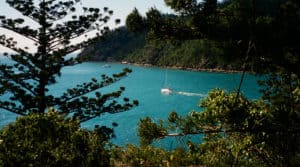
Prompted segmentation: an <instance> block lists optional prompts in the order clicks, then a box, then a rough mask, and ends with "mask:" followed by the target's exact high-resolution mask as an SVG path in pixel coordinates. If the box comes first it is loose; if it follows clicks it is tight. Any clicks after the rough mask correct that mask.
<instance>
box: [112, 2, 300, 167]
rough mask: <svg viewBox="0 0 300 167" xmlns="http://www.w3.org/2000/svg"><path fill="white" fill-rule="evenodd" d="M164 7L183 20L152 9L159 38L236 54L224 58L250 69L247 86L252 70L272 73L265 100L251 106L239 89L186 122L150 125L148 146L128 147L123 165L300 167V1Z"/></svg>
mask: <svg viewBox="0 0 300 167" xmlns="http://www.w3.org/2000/svg"><path fill="white" fill-rule="evenodd" d="M165 2H166V4H167V5H168V6H170V7H171V8H172V9H174V10H175V11H176V12H178V14H179V15H180V17H179V18H175V19H174V18H166V17H163V15H162V14H160V12H159V11H157V10H156V9H151V10H150V11H149V12H148V13H147V19H145V23H146V25H148V27H147V28H148V32H149V33H148V34H149V35H150V37H151V38H152V39H156V40H174V39H175V40H184V41H189V40H195V39H199V40H203V39H206V40H208V41H213V42H214V45H215V46H216V47H218V48H219V47H220V46H224V45H223V44H225V46H226V47H228V48H232V50H231V52H233V53H236V54H233V55H234V57H228V54H224V55H223V56H225V59H228V60H235V59H240V60H242V62H243V63H241V69H242V70H243V75H242V77H241V82H240V86H241V85H242V83H243V76H244V74H245V72H246V71H247V70H249V69H253V71H255V72H256V73H257V74H261V73H268V75H267V76H268V77H267V78H266V79H265V80H263V81H260V82H259V83H260V85H261V92H262V93H263V96H262V97H261V98H260V99H257V100H250V99H247V98H245V97H244V96H243V95H242V93H241V92H240V86H239V87H238V88H237V92H226V91H224V90H219V89H217V90H212V91H211V92H210V93H209V94H208V96H207V97H206V98H205V99H203V100H201V101H200V104H199V106H200V107H201V109H202V111H200V112H196V111H193V112H191V113H190V114H189V115H187V116H180V115H178V114H177V113H176V112H172V113H170V115H169V118H168V120H160V121H158V122H154V121H152V119H151V118H150V117H146V118H143V119H141V120H140V123H139V136H140V143H141V146H140V147H139V146H132V145H128V146H127V150H125V151H123V154H122V156H118V157H119V159H120V160H121V161H124V162H127V163H130V164H131V165H132V166H138V164H145V163H146V164H147V165H148V164H149V165H150V166H151V165H153V164H155V163H156V161H155V160H156V159H155V158H153V156H154V153H157V154H159V156H157V158H158V159H160V160H161V163H160V164H159V165H156V166H168V165H170V164H172V166H184V165H196V164H197V165H205V166H299V165H300V164H299V162H300V143H299V141H300V129H299V127H300V124H299V122H300V108H299V107H300V101H299V95H300V94H299V87H300V80H299V75H300V73H299V65H300V62H299V60H300V59H299V55H300V54H299V53H300V51H299V47H298V46H299V44H300V38H299V33H300V15H299V11H300V3H299V1H296V0H284V1H277V0H274V1H269V0H260V1H257V0H245V1H239V0H227V1H223V2H222V3H221V4H218V3H217V1H216V0H206V1H203V2H198V1H196V0H189V1H186V0H165ZM182 34H184V35H182ZM226 47H225V48H226ZM221 48H223V47H221ZM235 56H237V57H235ZM199 134H202V135H203V137H199V141H198V142H195V141H194V140H193V141H189V140H187V141H185V143H184V144H183V143H181V145H180V147H179V148H177V149H175V150H173V151H166V150H164V149H160V148H156V147H155V146H154V145H151V144H152V143H153V142H154V141H159V140H161V139H162V138H166V137H177V138H181V137H183V136H186V135H198V136H199ZM200 136H201V135H200ZM186 148H187V149H186ZM133 150H134V151H133ZM136 153H139V155H137V154H136ZM178 157H180V158H179V159H176V158H178ZM174 162H176V163H175V164H174Z"/></svg>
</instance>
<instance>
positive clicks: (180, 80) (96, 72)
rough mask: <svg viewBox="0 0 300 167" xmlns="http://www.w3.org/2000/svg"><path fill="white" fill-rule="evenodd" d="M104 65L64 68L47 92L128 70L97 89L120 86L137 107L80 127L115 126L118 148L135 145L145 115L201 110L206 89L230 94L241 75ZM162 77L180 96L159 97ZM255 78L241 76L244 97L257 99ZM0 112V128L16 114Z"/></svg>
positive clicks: (160, 116)
mask: <svg viewBox="0 0 300 167" xmlns="http://www.w3.org/2000/svg"><path fill="white" fill-rule="evenodd" d="M0 61H1V62H0V63H4V62H7V60H5V59H3V58H0ZM104 64H107V63H98V62H85V63H82V64H79V65H76V66H71V67H67V68H64V69H63V71H62V76H61V77H60V78H59V79H58V83H57V84H55V85H52V86H50V87H49V89H50V93H51V94H54V95H56V96H59V95H60V94H62V93H63V91H64V90H66V89H67V88H71V87H74V86H75V85H77V84H79V83H83V82H86V81H89V80H90V79H91V78H98V79H100V78H101V74H107V75H112V74H113V73H118V72H120V71H121V70H122V69H123V68H125V67H129V68H130V69H132V70H133V72H132V73H131V74H130V75H128V76H127V77H125V78H123V79H122V80H120V81H118V82H116V83H114V84H112V85H110V86H108V87H105V88H103V89H101V90H100V92H110V91H114V90H118V88H119V87H120V86H124V87H126V90H125V92H124V94H123V97H129V98H130V99H137V100H138V101H139V106H138V107H135V108H133V109H131V110H130V111H126V112H122V113H117V114H104V115H102V116H101V117H99V118H95V119H92V120H90V121H88V122H85V123H83V124H82V127H83V128H88V129H90V128H93V127H94V125H96V124H98V125H107V126H111V124H112V123H113V122H116V123H118V127H116V128H115V129H114V130H115V134H116V137H115V138H114V139H113V140H112V142H113V143H114V144H118V145H122V146H124V145H125V144H128V143H133V144H137V143H138V137H137V124H138V122H139V120H140V119H141V118H144V117H146V116H149V117H151V118H152V119H153V120H154V121H158V120H159V119H166V118H167V117H168V114H169V113H170V112H172V111H177V112H178V113H180V114H181V115H186V114H188V113H189V112H190V111H192V110H194V111H201V110H202V109H200V108H199V107H198V104H199V101H200V100H201V99H203V98H205V96H206V95H207V94H208V92H209V91H210V90H212V89H216V88H221V89H225V90H227V91H234V90H236V89H237V87H238V84H239V81H240V78H241V74H238V73H228V74H226V73H215V72H193V71H184V70H174V69H163V68H158V67H141V66H133V65H128V64H118V63H108V64H109V65H110V67H109V68H107V66H106V67H103V65H104ZM166 76H167V84H168V86H169V87H171V88H172V89H173V91H174V92H181V94H176V93H174V94H171V95H163V94H161V92H160V89H161V88H162V87H163V86H164V82H165V79H166ZM257 79H258V78H257V77H255V76H253V75H250V74H247V75H246V76H245V81H244V83H243V85H242V92H243V93H244V94H245V95H246V96H247V97H248V98H251V99H257V98H259V96H260V94H259V87H258V85H257ZM92 95H93V94H91V96H92ZM0 111H1V112H0V126H1V127H3V126H4V125H6V124H8V123H9V122H12V121H14V120H15V117H16V115H14V114H11V113H8V112H5V111H3V110H1V109H0ZM165 142H170V141H168V140H167V141H165ZM169 144H170V143H169ZM170 147H171V146H170Z"/></svg>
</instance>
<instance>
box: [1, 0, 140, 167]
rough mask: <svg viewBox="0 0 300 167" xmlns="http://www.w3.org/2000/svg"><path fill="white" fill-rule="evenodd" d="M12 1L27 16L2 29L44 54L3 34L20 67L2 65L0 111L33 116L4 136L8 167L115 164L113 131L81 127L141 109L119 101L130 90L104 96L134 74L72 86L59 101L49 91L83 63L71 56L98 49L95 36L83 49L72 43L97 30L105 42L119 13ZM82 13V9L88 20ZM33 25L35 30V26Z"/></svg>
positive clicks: (73, 3)
mask: <svg viewBox="0 0 300 167" xmlns="http://www.w3.org/2000/svg"><path fill="white" fill-rule="evenodd" d="M6 2H7V3H8V4H9V5H10V6H11V7H12V8H14V9H16V11H18V12H20V14H22V16H23V18H16V19H15V18H7V17H6V16H0V27H1V28H3V29H6V30H9V31H13V32H15V33H17V34H19V35H22V36H23V37H24V38H27V39H29V40H32V42H33V43H35V46H36V51H35V52H34V53H32V52H30V51H29V50H28V47H34V46H27V47H25V48H20V47H19V45H18V41H15V39H14V38H12V37H9V36H6V34H4V35H1V36H0V44H1V45H3V46H4V47H7V48H9V49H11V50H12V51H13V52H11V53H5V54H4V56H7V57H8V58H9V59H10V60H11V61H12V62H13V63H7V64H5V63H2V62H1V64H0V111H1V112H4V111H8V112H12V113H15V114H17V115H18V116H25V117H24V118H20V119H18V120H17V122H16V123H15V124H13V125H9V126H8V127H7V128H4V129H2V130H1V133H0V140H1V143H0V145H1V146H0V149H1V154H0V163H1V165H3V166H74V165H75V166H95V164H97V165H101V164H102V163H103V165H107V164H108V163H107V159H109V154H108V153H107V152H106V149H105V147H106V146H107V143H106V142H107V140H108V139H109V138H110V137H111V135H112V132H113V131H112V129H110V128H105V127H101V128H96V129H95V131H92V132H88V131H84V130H80V129H79V123H81V122H84V121H87V120H90V119H93V118H95V117H98V116H100V115H102V114H103V113H112V114H113V113H118V112H123V111H126V110H128V109H130V108H132V107H134V106H136V105H138V102H137V101H130V100H129V99H128V98H124V99H123V100H118V98H119V97H120V96H121V94H122V92H123V91H124V90H125V88H124V87H120V89H119V90H116V91H114V92H111V93H105V94H102V93H100V92H99V91H98V90H99V89H100V88H103V87H105V86H108V85H110V84H112V83H115V82H117V81H118V80H120V79H122V78H123V77H126V75H128V74H129V73H130V72H131V70H130V69H124V70H123V71H121V72H120V73H119V74H114V75H113V76H111V77H110V76H106V75H101V76H99V79H100V80H101V81H98V79H96V78H92V79H91V81H87V82H86V83H82V84H78V85H76V86H75V87H74V88H68V89H67V90H66V91H65V92H63V94H62V95H61V96H58V97H57V96H54V95H52V94H51V93H49V91H48V87H49V86H50V85H53V84H55V83H56V82H57V79H58V77H60V75H61V70H62V68H64V67H68V66H73V65H76V64H79V63H81V62H82V59H81V58H78V57H76V58H68V57H67V55H68V54H70V53H72V52H74V51H76V50H78V49H82V48H83V47H85V46H87V45H90V44H92V43H93V41H94V38H95V37H94V38H93V39H86V40H84V41H81V42H80V40H79V43H75V44H73V43H71V40H75V39H78V38H79V37H81V36H84V35H86V34H87V33H89V32H91V31H92V30H94V31H95V32H96V33H97V35H98V36H100V35H103V34H105V33H106V32H107V31H108V27H103V25H105V23H106V22H107V21H108V20H109V19H110V16H111V15H112V14H113V11H111V10H109V9H108V8H107V7H104V8H103V10H100V9H98V8H93V7H91V8H87V7H82V8H80V7H81V6H80V1H78V0H67V1H59V0H40V1H33V0H27V1H19V0H7V1H6ZM79 8H80V9H79ZM77 10H81V14H80V15H79V14H78V13H76V11H77ZM28 20H31V21H32V23H34V24H35V25H31V26H29V25H27V22H26V21H28ZM116 23H119V20H116ZM33 50H34V49H33ZM92 94H94V96H93V95H92ZM117 100H118V102H117ZM51 111H52V112H55V113H56V114H55V116H51V115H50V116H48V115H45V113H48V112H51ZM65 119H66V120H65ZM69 119H71V120H70V121H69ZM114 125H116V123H114ZM65 135H69V136H65ZM101 136H102V137H101ZM68 137H69V138H68ZM62 164H63V165H62Z"/></svg>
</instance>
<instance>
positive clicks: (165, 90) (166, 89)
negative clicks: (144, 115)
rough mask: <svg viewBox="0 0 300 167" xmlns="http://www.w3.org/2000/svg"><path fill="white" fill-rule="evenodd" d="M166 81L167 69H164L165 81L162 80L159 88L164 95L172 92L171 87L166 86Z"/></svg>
mask: <svg viewBox="0 0 300 167" xmlns="http://www.w3.org/2000/svg"><path fill="white" fill-rule="evenodd" d="M167 81H168V73H167V69H166V70H165V81H164V86H163V87H162V88H161V89H160V93H161V94H164V95H169V94H171V93H172V89H171V88H169V87H168V86H167Z"/></svg>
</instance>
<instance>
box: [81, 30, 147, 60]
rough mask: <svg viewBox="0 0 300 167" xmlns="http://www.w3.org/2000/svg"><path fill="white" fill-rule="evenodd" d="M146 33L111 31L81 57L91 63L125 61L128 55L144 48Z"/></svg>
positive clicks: (90, 46)
mask: <svg viewBox="0 0 300 167" xmlns="http://www.w3.org/2000/svg"><path fill="white" fill-rule="evenodd" d="M145 36H146V32H144V31H143V32H139V33H133V32H130V31H129V30H128V29H127V28H126V27H119V28H117V29H116V30H113V31H109V32H108V33H107V34H105V35H104V36H102V37H101V38H99V39H98V40H97V42H95V43H94V44H92V45H89V46H87V47H86V48H85V49H84V50H83V51H82V52H81V53H80V56H81V57H84V58H88V59H89V60H91V61H119V62H121V61H123V60H124V59H125V58H126V56H127V55H129V54H133V53H134V52H135V51H136V50H138V49H141V48H143V47H144V45H145V43H146V38H145Z"/></svg>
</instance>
